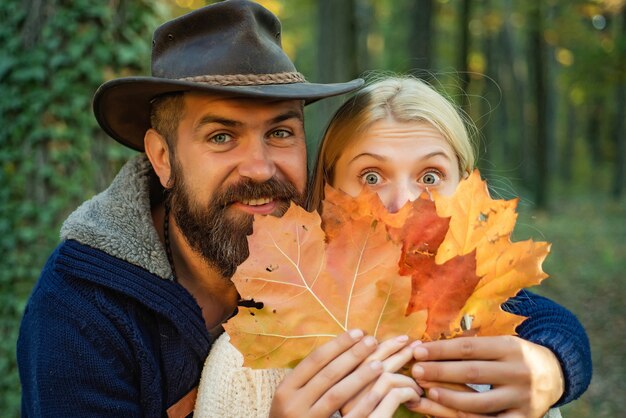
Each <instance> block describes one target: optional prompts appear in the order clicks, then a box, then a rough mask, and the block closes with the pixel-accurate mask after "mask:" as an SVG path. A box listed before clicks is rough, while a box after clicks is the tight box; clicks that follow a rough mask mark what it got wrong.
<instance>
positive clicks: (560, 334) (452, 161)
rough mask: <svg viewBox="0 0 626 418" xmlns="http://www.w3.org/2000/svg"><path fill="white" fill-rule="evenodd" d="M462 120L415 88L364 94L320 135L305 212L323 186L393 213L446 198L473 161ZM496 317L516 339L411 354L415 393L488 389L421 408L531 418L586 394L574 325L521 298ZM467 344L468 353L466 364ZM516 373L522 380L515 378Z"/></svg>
mask: <svg viewBox="0 0 626 418" xmlns="http://www.w3.org/2000/svg"><path fill="white" fill-rule="evenodd" d="M461 115H462V113H461V112H460V111H458V110H457V109H456V108H455V107H454V105H452V104H451V102H449V101H448V100H446V99H445V98H444V97H443V96H442V95H441V94H439V93H438V92H436V91H435V90H434V89H432V88H431V87H429V86H428V85H427V84H425V83H424V82H422V81H420V80H418V79H415V78H412V77H387V78H382V79H380V80H379V81H376V82H373V83H371V84H369V85H368V86H367V87H365V88H363V89H362V90H360V91H359V92H357V93H356V94H355V95H354V96H353V97H352V98H351V99H349V100H348V101H347V102H346V103H344V104H343V105H342V106H341V108H340V109H339V110H338V111H337V112H336V113H335V115H334V117H333V118H332V120H331V122H330V124H329V126H328V129H327V130H326V133H325V135H324V138H323V139H322V143H321V145H320V146H321V148H320V153H319V155H318V160H317V165H316V167H315V170H314V175H313V178H312V184H311V188H310V191H311V194H310V196H309V198H310V199H309V205H310V208H311V209H318V210H320V209H321V202H322V199H323V197H324V186H325V185H326V184H330V185H331V186H333V187H334V188H336V189H340V190H342V191H344V192H346V193H348V194H351V195H353V196H356V195H358V194H359V193H360V192H361V190H362V189H364V188H367V189H371V190H373V191H375V192H376V193H378V195H379V197H380V198H381V201H382V202H383V204H384V205H385V206H386V207H387V209H388V210H389V211H391V212H395V211H397V210H399V209H400V208H401V207H402V206H403V205H404V204H405V203H406V202H408V201H412V200H414V199H416V198H417V197H418V196H419V195H420V194H421V193H422V192H423V191H424V190H426V189H428V190H437V191H438V192H440V193H442V194H444V195H451V194H452V193H453V192H454V190H455V189H456V186H457V185H458V183H459V181H460V180H461V179H462V178H464V177H466V176H467V175H469V173H471V171H472V170H473V169H474V161H475V157H474V151H473V148H472V145H471V141H470V138H469V135H468V133H467V129H466V124H465V123H464V120H463V118H462V116H461ZM504 308H505V309H506V310H508V311H510V312H512V313H515V314H518V315H523V316H527V317H529V319H527V320H526V321H525V322H524V323H523V324H522V325H520V326H519V327H518V329H517V332H518V334H519V335H520V337H521V338H516V337H489V338H487V337H480V338H473V339H471V340H468V339H463V338H460V339H456V340H447V341H437V342H431V343H425V344H423V345H421V346H419V347H418V348H417V349H416V350H415V358H416V360H418V363H417V364H416V365H415V366H414V367H413V370H412V372H413V376H414V377H415V379H416V380H417V381H418V383H420V384H423V385H427V384H428V383H429V380H432V379H435V376H438V378H436V379H437V380H439V381H445V382H455V383H472V382H473V383H484V384H489V385H492V386H493V389H492V390H490V391H487V392H484V393H474V394H468V393H462V392H455V391H453V390H450V389H444V388H438V389H436V390H430V391H429V393H428V397H429V398H431V399H432V400H434V401H437V402H438V403H440V404H442V405H445V406H448V407H450V408H454V409H458V410H461V411H466V412H473V413H483V414H485V413H493V412H501V411H509V412H513V411H515V412H518V413H521V415H520V416H532V417H535V416H540V415H541V414H543V412H545V411H546V410H547V409H548V408H549V407H551V406H553V405H556V406H559V405H562V404H564V403H567V402H569V401H571V400H573V399H575V398H577V397H578V396H580V395H581V394H582V393H583V392H584V391H585V390H586V388H587V386H588V384H589V381H590V379H591V360H590V353H589V342H588V340H587V337H586V334H585V331H584V329H583V328H582V326H581V325H580V323H579V322H578V320H577V319H576V318H575V317H574V316H573V315H572V314H570V313H569V312H567V311H566V310H565V309H564V308H562V307H560V306H558V305H556V304H555V303H553V302H551V301H549V300H547V299H545V298H542V297H539V296H536V295H533V294H531V293H529V292H522V293H520V294H519V295H518V296H517V297H515V298H513V299H511V300H510V301H509V302H507V304H506V305H505V306H504ZM542 327H545V328H544V329H543V330H542V331H540V328H542ZM571 337H573V339H570V338H571ZM525 340H526V341H525ZM529 341H530V342H529ZM470 343H471V344H472V345H471V350H473V351H472V353H471V354H468V353H467V350H468V347H469V346H468V345H467V344H470ZM460 359H464V360H471V361H460ZM440 360H445V361H440ZM520 370H524V372H523V373H522V374H523V375H524V376H523V378H520V377H519V375H518V374H517V373H519V371H520ZM479 371H480V373H479ZM468 376H469V377H468ZM478 376H480V377H478ZM540 381H542V382H543V383H540ZM546 382H550V383H548V384H545V383H546ZM415 410H416V411H420V412H428V411H421V410H420V409H419V408H416V409H415Z"/></svg>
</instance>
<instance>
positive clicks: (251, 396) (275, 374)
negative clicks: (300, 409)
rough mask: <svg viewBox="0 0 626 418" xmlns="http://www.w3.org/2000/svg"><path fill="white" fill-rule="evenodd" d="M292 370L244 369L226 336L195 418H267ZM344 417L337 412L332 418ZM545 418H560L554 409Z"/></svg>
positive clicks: (212, 357)
mask: <svg viewBox="0 0 626 418" xmlns="http://www.w3.org/2000/svg"><path fill="white" fill-rule="evenodd" d="M287 373H289V369H251V368H249V367H243V355H242V354H241V353H240V352H239V351H237V349H236V348H235V347H234V346H233V345H232V344H231V343H230V337H229V336H228V334H226V333H225V332H224V333H223V334H222V335H221V336H220V337H219V338H218V339H217V341H215V343H214V344H213V347H212V348H211V351H210V353H209V356H208V357H207V359H206V361H205V363H204V369H203V370H202V377H201V378H200V385H199V387H198V398H197V400H196V408H195V411H194V417H196V418H231V417H232V418H242V417H245V418H266V417H267V416H268V415H269V412H270V406H271V404H272V397H273V396H274V391H275V390H276V387H277V386H278V384H279V383H280V382H281V381H282V380H283V378H284V377H285V376H286V375H287ZM336 417H341V415H340V414H339V413H338V412H337V413H335V414H334V415H333V417H332V418H336ZM544 418H561V413H560V412H559V410H558V409H551V410H550V411H548V413H547V414H546V415H545V416H544Z"/></svg>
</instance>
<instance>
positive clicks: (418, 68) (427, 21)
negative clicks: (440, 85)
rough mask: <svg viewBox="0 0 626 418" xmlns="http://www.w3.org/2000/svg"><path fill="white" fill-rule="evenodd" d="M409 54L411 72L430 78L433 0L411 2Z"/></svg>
mask: <svg viewBox="0 0 626 418" xmlns="http://www.w3.org/2000/svg"><path fill="white" fill-rule="evenodd" d="M408 15H409V39H408V42H407V44H408V47H409V51H408V52H409V56H410V57H411V60H410V62H411V69H410V71H411V73H412V74H414V75H415V76H417V77H420V78H423V79H426V80H427V79H429V78H430V75H431V74H432V70H433V45H434V42H435V33H434V31H433V0H413V1H411V2H410V3H409V11H408Z"/></svg>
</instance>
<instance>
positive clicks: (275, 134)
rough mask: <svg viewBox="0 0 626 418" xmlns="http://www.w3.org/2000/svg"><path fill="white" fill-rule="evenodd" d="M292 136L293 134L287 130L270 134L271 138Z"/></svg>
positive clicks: (278, 130)
mask: <svg viewBox="0 0 626 418" xmlns="http://www.w3.org/2000/svg"><path fill="white" fill-rule="evenodd" d="M290 135H291V132H289V131H287V130H285V129H277V130H275V131H272V133H271V134H270V136H271V137H273V138H287V137H288V136H290Z"/></svg>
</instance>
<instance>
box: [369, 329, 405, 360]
mask: <svg viewBox="0 0 626 418" xmlns="http://www.w3.org/2000/svg"><path fill="white" fill-rule="evenodd" d="M408 342H409V337H408V336H407V335H400V336H398V337H395V338H389V339H388V340H385V341H383V342H382V343H380V344H378V347H376V351H374V353H373V354H371V355H370V356H369V357H368V358H367V360H365V361H383V360H385V359H386V358H388V357H389V356H391V355H393V354H395V353H397V352H398V351H400V350H402V349H403V348H404V347H406V345H407V344H408Z"/></svg>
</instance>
